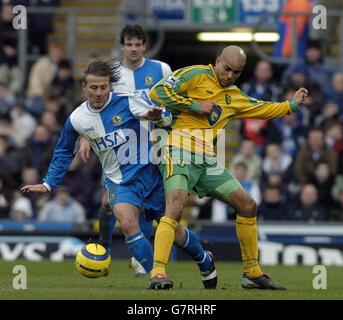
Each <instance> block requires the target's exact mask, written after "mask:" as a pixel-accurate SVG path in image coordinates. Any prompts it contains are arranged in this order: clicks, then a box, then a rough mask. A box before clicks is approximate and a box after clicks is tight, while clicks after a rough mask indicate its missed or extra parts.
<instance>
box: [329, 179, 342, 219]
mask: <svg viewBox="0 0 343 320" xmlns="http://www.w3.org/2000/svg"><path fill="white" fill-rule="evenodd" d="M331 195H332V198H333V199H334V204H333V208H332V210H331V217H330V219H331V220H335V221H343V175H339V176H337V177H336V179H335V183H334V185H333V187H332V191H331Z"/></svg>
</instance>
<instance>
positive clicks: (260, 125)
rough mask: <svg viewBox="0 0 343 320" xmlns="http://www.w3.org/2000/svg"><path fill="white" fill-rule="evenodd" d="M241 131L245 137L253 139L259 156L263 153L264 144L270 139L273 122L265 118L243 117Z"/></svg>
mask: <svg viewBox="0 0 343 320" xmlns="http://www.w3.org/2000/svg"><path fill="white" fill-rule="evenodd" d="M240 123H241V127H240V131H241V134H242V136H243V138H244V139H246V140H252V141H253V143H254V144H255V147H256V152H257V154H258V155H259V156H261V155H262V154H263V151H264V146H265V144H266V143H267V141H268V130H272V127H273V124H272V122H271V121H270V120H265V119H250V118H249V119H242V120H240Z"/></svg>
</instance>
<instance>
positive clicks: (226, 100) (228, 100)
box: [225, 94, 231, 104]
mask: <svg viewBox="0 0 343 320" xmlns="http://www.w3.org/2000/svg"><path fill="white" fill-rule="evenodd" d="M225 102H226V104H230V103H231V96H229V95H228V94H225Z"/></svg>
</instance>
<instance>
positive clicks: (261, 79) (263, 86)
mask: <svg viewBox="0 0 343 320" xmlns="http://www.w3.org/2000/svg"><path fill="white" fill-rule="evenodd" d="M279 88H280V87H279V86H277V85H276V83H275V82H274V81H273V68H272V66H271V64H270V63H269V62H268V61H264V60H260V61H258V62H257V64H256V67H255V71H254V78H253V79H252V80H250V81H249V82H247V83H245V84H243V86H242V90H243V91H244V92H245V93H246V94H247V95H248V96H250V97H254V98H256V99H259V100H264V101H273V100H277V99H278V97H279V94H280V92H279V91H280V89H279Z"/></svg>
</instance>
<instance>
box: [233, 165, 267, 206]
mask: <svg viewBox="0 0 343 320" xmlns="http://www.w3.org/2000/svg"><path fill="white" fill-rule="evenodd" d="M233 172H234V176H235V177H236V179H237V180H238V181H239V182H240V183H241V185H242V187H243V189H244V190H245V191H246V192H248V193H249V194H250V195H251V197H252V198H253V199H254V200H255V202H256V204H257V205H259V204H260V203H261V191H260V187H259V185H258V184H257V183H256V182H255V181H253V180H250V179H248V178H247V174H248V167H247V165H246V164H245V163H243V162H239V163H237V164H236V165H235V167H234V171H233Z"/></svg>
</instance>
